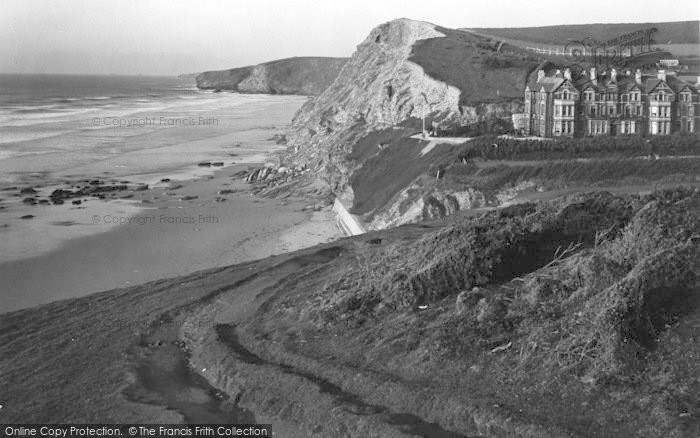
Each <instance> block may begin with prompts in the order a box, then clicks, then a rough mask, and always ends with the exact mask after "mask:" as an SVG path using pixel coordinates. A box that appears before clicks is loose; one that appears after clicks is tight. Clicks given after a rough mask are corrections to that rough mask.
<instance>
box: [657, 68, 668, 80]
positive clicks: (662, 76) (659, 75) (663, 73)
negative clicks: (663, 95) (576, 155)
mask: <svg viewBox="0 0 700 438" xmlns="http://www.w3.org/2000/svg"><path fill="white" fill-rule="evenodd" d="M656 77H657V78H658V79H661V80H662V81H665V80H666V70H659V71H658V72H656Z"/></svg>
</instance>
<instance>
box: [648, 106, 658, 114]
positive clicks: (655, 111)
mask: <svg viewBox="0 0 700 438" xmlns="http://www.w3.org/2000/svg"><path fill="white" fill-rule="evenodd" d="M649 115H650V116H651V117H656V116H657V115H658V108H657V107H655V106H652V107H649Z"/></svg>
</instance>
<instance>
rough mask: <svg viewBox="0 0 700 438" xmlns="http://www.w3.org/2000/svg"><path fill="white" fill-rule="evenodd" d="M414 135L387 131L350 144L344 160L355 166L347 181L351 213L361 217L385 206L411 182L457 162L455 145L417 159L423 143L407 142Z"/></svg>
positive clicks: (459, 148) (409, 132) (398, 130)
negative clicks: (351, 202)
mask: <svg viewBox="0 0 700 438" xmlns="http://www.w3.org/2000/svg"><path fill="white" fill-rule="evenodd" d="M414 133H415V129H412V128H400V129H393V128H389V129H385V130H382V131H377V132H373V133H370V134H368V135H366V136H365V137H363V138H362V139H360V140H359V141H357V142H356V143H354V146H353V150H352V153H351V154H350V155H349V156H348V159H349V160H352V161H353V162H355V165H356V170H355V171H354V172H353V173H352V176H351V177H350V184H351V185H352V189H353V192H354V195H355V196H354V200H353V207H352V213H354V214H365V213H368V212H371V211H373V210H375V209H377V208H379V207H382V206H384V205H386V204H387V203H388V202H389V200H390V199H391V198H392V197H393V196H394V195H395V194H396V193H398V192H399V191H401V190H403V189H404V188H405V187H406V186H408V185H409V184H410V183H411V182H412V181H413V180H414V179H415V178H417V177H419V176H421V175H425V174H428V175H434V174H436V172H437V169H438V168H439V167H440V166H441V165H442V163H449V162H452V161H455V160H456V159H457V156H458V154H459V151H460V150H461V147H460V146H459V145H440V146H439V147H436V148H435V149H433V151H431V152H430V153H429V154H426V155H425V156H421V154H420V152H421V150H422V149H423V148H424V147H425V146H426V144H427V143H425V142H423V141H421V140H416V139H412V138H408V137H409V136H410V135H412V134H414ZM380 147H381V148H380Z"/></svg>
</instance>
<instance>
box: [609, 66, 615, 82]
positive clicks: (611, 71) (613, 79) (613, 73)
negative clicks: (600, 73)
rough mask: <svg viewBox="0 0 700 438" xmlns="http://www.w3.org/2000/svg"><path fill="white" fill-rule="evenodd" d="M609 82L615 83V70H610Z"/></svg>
mask: <svg viewBox="0 0 700 438" xmlns="http://www.w3.org/2000/svg"><path fill="white" fill-rule="evenodd" d="M610 80H611V81H612V82H615V81H617V70H615V69H612V70H610Z"/></svg>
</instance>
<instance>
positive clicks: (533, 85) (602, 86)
mask: <svg viewBox="0 0 700 438" xmlns="http://www.w3.org/2000/svg"><path fill="white" fill-rule="evenodd" d="M596 79H597V80H596V82H595V83H594V82H593V81H591V80H590V78H589V77H588V75H587V74H586V73H585V72H584V74H582V75H581V76H579V77H578V79H576V80H575V81H570V83H571V84H572V85H573V86H574V88H576V89H577V90H578V91H580V92H582V91H585V90H587V89H589V88H593V89H594V90H596V91H597V92H599V93H604V92H606V91H608V90H609V89H610V88H614V89H615V90H617V91H618V92H621V93H628V92H630V91H632V90H633V89H634V88H635V87H637V88H638V89H639V90H641V91H643V92H645V93H649V92H651V91H653V90H654V89H656V87H658V86H659V84H660V83H662V82H663V83H665V84H666V85H668V86H669V88H670V89H671V90H673V91H674V92H676V93H678V92H680V91H681V90H683V89H685V88H688V89H690V90H691V91H692V92H693V93H698V89H697V88H696V87H695V85H693V84H690V83H688V82H685V81H683V80H681V79H679V78H677V77H676V76H673V75H666V80H665V81H662V80H661V79H659V78H658V77H656V76H655V75H654V76H651V75H645V76H643V77H642V82H641V83H638V82H637V80H636V78H635V76H633V75H625V74H620V73H618V74H617V77H616V80H615V81H613V80H612V78H611V77H610V75H605V74H603V75H599V76H598V77H597V78H596ZM566 81H567V80H566V79H564V78H563V75H561V74H560V75H551V76H545V77H543V78H542V79H540V80H539V81H538V80H537V76H536V75H533V76H532V77H531V78H530V80H529V81H528V82H527V85H526V86H527V87H529V88H530V91H537V92H539V91H540V90H542V89H543V88H544V91H545V92H547V93H551V92H554V91H556V90H557V89H558V88H559V87H560V86H561V85H562V84H563V83H564V82H566Z"/></svg>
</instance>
